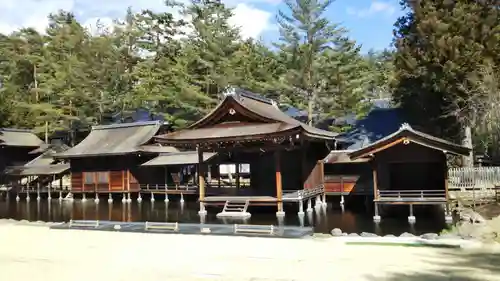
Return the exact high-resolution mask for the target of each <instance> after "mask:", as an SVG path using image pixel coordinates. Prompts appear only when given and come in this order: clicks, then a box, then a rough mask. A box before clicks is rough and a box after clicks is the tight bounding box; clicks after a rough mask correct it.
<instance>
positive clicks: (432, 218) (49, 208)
mask: <svg viewBox="0 0 500 281" xmlns="http://www.w3.org/2000/svg"><path fill="white" fill-rule="evenodd" d="M198 207H199V205H198V204H197V203H196V202H189V201H187V202H185V203H184V204H181V203H179V202H178V201H177V202H175V201H170V202H169V203H168V204H167V203H165V202H163V201H156V202H154V203H152V202H150V201H143V202H142V203H137V202H132V203H129V204H123V203H121V202H115V203H113V204H108V203H107V201H106V200H101V202H100V203H99V204H95V203H94V202H93V201H92V200H89V201H87V202H81V201H80V200H75V201H74V202H67V201H63V202H60V201H58V200H51V201H48V200H47V199H44V200H41V201H39V202H37V201H35V200H33V201H31V202H26V201H20V202H16V201H13V200H5V199H2V200H1V201H0V218H12V219H16V220H28V221H52V222H60V221H69V220H70V219H73V220H111V221H129V222H140V221H154V222H179V223H199V222H201V221H200V220H201V219H200V216H199V215H198ZM221 209H222V207H218V208H215V207H214V208H208V209H207V210H208V214H207V216H206V217H205V218H204V222H205V223H230V224H232V223H248V224H264V225H270V224H274V225H277V224H278V219H277V218H276V215H275V208H264V207H262V208H258V209H255V208H254V209H251V210H250V212H251V213H252V217H251V218H250V219H248V220H246V221H241V220H239V221H238V220H227V219H226V220H223V219H219V218H216V214H217V213H218V212H220V210H221ZM285 211H286V216H285V218H284V224H285V225H292V226H313V227H314V231H315V232H318V233H329V232H330V231H331V230H332V229H333V228H336V227H338V228H340V229H342V231H344V232H349V233H351V232H357V233H360V232H363V231H365V232H372V233H377V234H379V235H385V234H394V235H399V234H401V233H403V232H410V233H414V234H422V233H426V232H436V233H439V232H440V231H441V230H443V229H444V228H446V224H445V222H444V215H443V213H442V212H440V211H439V210H434V209H426V210H422V211H421V212H418V211H417V210H416V213H415V215H416V218H417V221H416V223H415V224H409V223H408V221H407V215H408V214H407V213H406V210H405V209H392V210H390V211H388V212H386V214H383V215H382V221H381V222H380V223H374V222H373V220H372V218H373V214H372V212H371V210H370V207H368V208H367V207H364V206H356V205H352V206H347V207H346V208H344V209H342V208H340V205H339V204H338V203H331V202H329V203H328V206H327V207H326V208H319V209H315V210H314V211H313V212H306V214H305V215H304V216H299V215H297V206H296V205H285Z"/></svg>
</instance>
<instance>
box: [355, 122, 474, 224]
mask: <svg viewBox="0 0 500 281" xmlns="http://www.w3.org/2000/svg"><path fill="white" fill-rule="evenodd" d="M469 152H470V149H469V148H467V147H463V146H460V145H457V144H454V143H451V142H449V141H446V140H443V139H440V138H436V137H433V136H431V135H428V134H425V133H422V132H419V131H416V130H414V129H412V128H411V127H410V126H409V125H408V124H403V126H401V128H400V129H399V130H398V131H397V132H395V133H393V134H391V135H389V136H387V137H385V138H383V139H381V140H379V141H377V142H374V143H372V144H371V145H368V146H366V147H363V148H361V149H358V150H356V151H353V152H350V153H349V157H350V158H351V159H352V160H356V159H362V158H366V159H368V160H369V162H370V164H371V167H372V171H373V195H374V199H373V201H374V203H375V216H374V220H376V221H379V220H380V215H379V206H380V205H408V206H409V209H410V215H409V217H408V220H409V221H410V222H414V221H415V217H414V215H413V205H444V206H445V214H446V219H447V220H450V219H451V216H450V212H449V192H448V168H447V161H446V154H449V153H451V154H455V155H464V156H465V155H468V154H469Z"/></svg>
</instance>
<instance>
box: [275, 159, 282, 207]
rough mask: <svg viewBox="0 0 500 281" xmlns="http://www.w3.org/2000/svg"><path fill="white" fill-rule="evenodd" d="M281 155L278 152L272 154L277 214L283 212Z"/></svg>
mask: <svg viewBox="0 0 500 281" xmlns="http://www.w3.org/2000/svg"><path fill="white" fill-rule="evenodd" d="M280 156H281V153H280V151H279V150H277V151H275V152H274V163H275V167H276V198H277V199H278V212H282V211H283V186H282V182H281V159H280Z"/></svg>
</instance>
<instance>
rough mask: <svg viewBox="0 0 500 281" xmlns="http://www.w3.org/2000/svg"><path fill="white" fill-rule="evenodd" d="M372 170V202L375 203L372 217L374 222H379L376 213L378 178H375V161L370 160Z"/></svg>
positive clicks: (378, 216)
mask: <svg viewBox="0 0 500 281" xmlns="http://www.w3.org/2000/svg"><path fill="white" fill-rule="evenodd" d="M372 169H373V201H374V203H375V215H374V216H373V221H374V222H380V220H381V218H380V215H379V213H378V203H377V200H378V178H377V163H376V162H375V160H372Z"/></svg>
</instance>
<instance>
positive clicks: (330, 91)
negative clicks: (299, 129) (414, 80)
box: [277, 0, 370, 130]
mask: <svg viewBox="0 0 500 281" xmlns="http://www.w3.org/2000/svg"><path fill="white" fill-rule="evenodd" d="M332 2H333V1H331V0H325V1H321V0H320V1H318V0H314V1H309V0H287V1H286V2H285V3H286V5H287V7H288V10H287V11H280V12H279V14H278V23H279V26H280V34H281V38H280V39H281V43H280V44H277V46H278V47H279V48H280V58H281V61H282V62H283V64H284V65H285V66H286V73H285V75H284V80H285V81H286V83H287V85H288V87H287V88H285V89H286V91H284V95H283V96H282V100H283V101H285V102H286V103H288V104H294V105H297V106H299V107H301V108H306V107H307V110H308V113H309V114H308V120H309V124H314V123H316V122H319V121H322V120H323V119H325V118H329V117H335V116H337V117H338V116H344V115H346V114H350V113H354V114H356V115H358V116H362V115H364V114H365V113H366V108H367V107H366V104H367V102H368V101H369V97H368V90H369V81H370V78H369V75H366V74H367V73H368V68H367V67H368V65H367V64H366V60H365V59H364V58H363V57H362V55H361V54H360V47H359V46H358V45H357V44H356V43H355V42H354V41H352V40H350V39H349V38H348V37H347V35H346V34H347V31H346V30H345V29H344V28H343V27H341V26H340V25H338V24H336V23H332V22H330V21H329V20H328V19H327V18H326V17H325V16H324V12H325V11H326V9H327V8H328V7H329V6H330V4H331V3H332ZM313 112H319V114H314V113H313ZM313 119H315V120H314V121H316V122H313ZM339 130H342V129H341V128H339Z"/></svg>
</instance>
